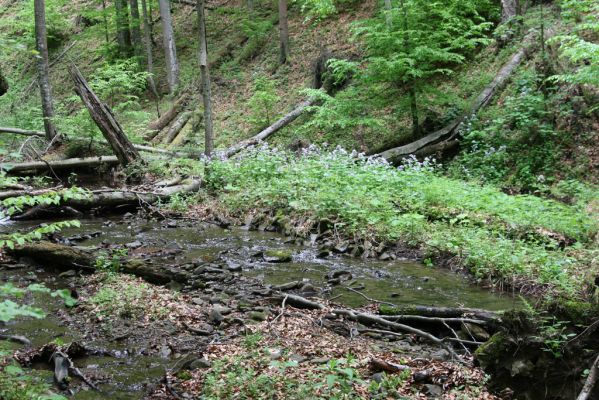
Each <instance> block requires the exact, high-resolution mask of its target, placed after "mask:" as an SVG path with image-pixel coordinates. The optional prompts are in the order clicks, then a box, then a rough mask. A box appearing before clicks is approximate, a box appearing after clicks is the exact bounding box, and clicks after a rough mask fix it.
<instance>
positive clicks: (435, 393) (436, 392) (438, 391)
mask: <svg viewBox="0 0 599 400" xmlns="http://www.w3.org/2000/svg"><path fill="white" fill-rule="evenodd" d="M423 392H424V393H425V394H426V395H427V396H428V397H429V398H431V399H438V398H440V397H441V395H442V394H443V388H442V387H441V386H439V385H432V384H430V383H429V384H426V385H424V388H423Z"/></svg>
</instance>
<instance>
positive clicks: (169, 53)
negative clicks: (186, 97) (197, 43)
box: [158, 0, 179, 94]
mask: <svg viewBox="0 0 599 400" xmlns="http://www.w3.org/2000/svg"><path fill="white" fill-rule="evenodd" d="M158 5H159V7H160V17H161V19H162V38H163V44H164V55H165V59H166V79H167V81H168V87H169V91H170V93H171V94H173V93H175V91H176V90H177V86H179V62H178V61H177V47H176V45H175V35H174V33H173V22H172V18H171V7H170V3H169V0H158Z"/></svg>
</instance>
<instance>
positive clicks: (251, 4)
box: [247, 0, 254, 12]
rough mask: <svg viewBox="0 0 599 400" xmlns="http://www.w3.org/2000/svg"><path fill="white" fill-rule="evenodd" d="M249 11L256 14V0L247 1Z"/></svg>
mask: <svg viewBox="0 0 599 400" xmlns="http://www.w3.org/2000/svg"><path fill="white" fill-rule="evenodd" d="M247 5H248V11H249V12H254V0H247Z"/></svg>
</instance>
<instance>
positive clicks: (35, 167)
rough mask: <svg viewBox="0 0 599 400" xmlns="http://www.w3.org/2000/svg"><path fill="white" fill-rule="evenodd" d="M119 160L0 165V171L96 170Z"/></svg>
mask: <svg viewBox="0 0 599 400" xmlns="http://www.w3.org/2000/svg"><path fill="white" fill-rule="evenodd" d="M118 164H119V160H118V158H117V157H115V156H100V157H84V158H69V159H66V160H59V161H31V162H25V163H18V164H10V163H3V164H0V170H5V171H7V172H8V173H9V174H15V173H18V174H23V173H38V172H42V171H59V170H65V169H77V168H92V167H93V168H96V167H100V166H114V165H118Z"/></svg>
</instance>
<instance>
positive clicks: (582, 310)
mask: <svg viewBox="0 0 599 400" xmlns="http://www.w3.org/2000/svg"><path fill="white" fill-rule="evenodd" d="M553 311H554V312H555V313H556V314H558V315H560V316H562V318H563V319H565V320H568V321H571V322H573V323H582V322H585V321H588V320H590V319H592V318H594V317H596V316H597V315H598V314H599V305H598V304H593V303H589V302H582V301H575V300H566V299H562V300H560V299H557V300H555V310H553Z"/></svg>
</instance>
